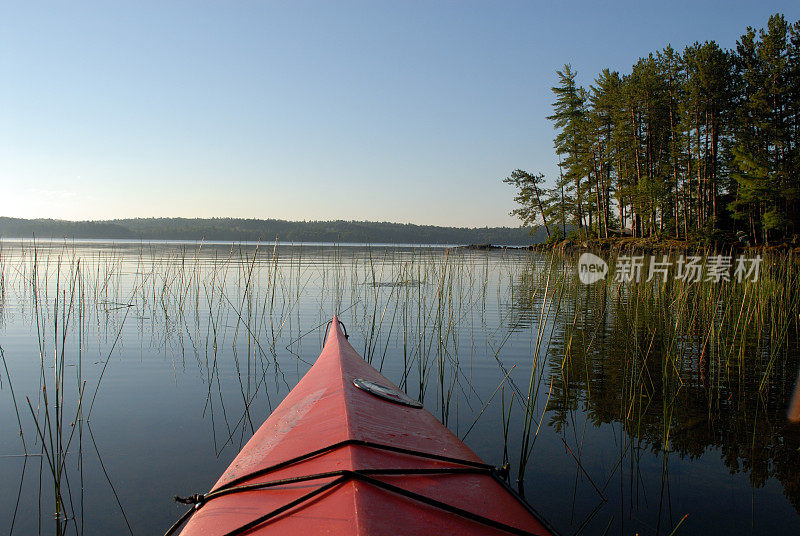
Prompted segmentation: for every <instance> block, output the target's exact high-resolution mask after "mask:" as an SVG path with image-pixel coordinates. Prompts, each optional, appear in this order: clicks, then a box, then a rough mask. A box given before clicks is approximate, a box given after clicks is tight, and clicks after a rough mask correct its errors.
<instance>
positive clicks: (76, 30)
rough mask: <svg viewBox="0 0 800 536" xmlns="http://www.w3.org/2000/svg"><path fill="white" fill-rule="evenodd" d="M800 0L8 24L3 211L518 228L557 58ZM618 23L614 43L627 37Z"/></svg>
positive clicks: (591, 65)
mask: <svg viewBox="0 0 800 536" xmlns="http://www.w3.org/2000/svg"><path fill="white" fill-rule="evenodd" d="M775 12H781V13H783V14H785V15H786V17H787V19H788V20H789V21H790V22H794V21H796V20H797V19H798V18H800V4H798V3H794V2H792V3H790V2H781V1H775V2H762V3H752V2H722V1H714V2H703V3H695V2H681V3H652V4H644V3H641V2H625V3H621V4H617V7H614V8H611V7H609V6H607V5H601V4H598V3H596V2H588V1H582V2H572V3H564V4H557V5H551V4H548V3H534V2H501V3H492V4H486V3H481V2H458V3H449V2H435V3H433V2H408V3H390V2H378V3H374V2H341V3H335V4H331V3H322V2H271V3H258V2H241V3H236V4H223V5H202V6H198V5H197V4H195V3H192V2H175V3H170V4H169V5H165V4H163V3H159V2H137V3H136V4H131V5H108V4H104V3H100V2H78V3H70V4H61V3H52V4H48V5H30V4H22V5H14V6H13V7H6V9H5V10H4V17H3V18H2V20H0V68H2V72H3V74H4V76H5V79H6V80H8V81H11V83H8V84H6V85H5V86H4V88H3V91H2V92H0V110H2V111H1V112H0V117H1V118H2V120H0V183H2V185H3V188H2V195H0V215H2V216H9V217H18V218H54V219H65V220H71V221H103V220H109V219H124V218H134V217H143V218H148V217H185V218H211V217H217V218H227V217H230V218H245V219H250V218H255V219H280V220H287V221H309V220H313V221H333V220H345V221H371V222H391V223H413V224H416V225H437V226H450V227H473V228H474V227H485V226H489V227H496V226H505V227H516V226H518V225H519V224H518V222H517V220H516V219H515V218H513V217H511V216H509V214H508V213H509V211H510V210H511V209H512V208H514V206H513V196H514V192H513V190H512V189H511V188H510V187H509V186H508V185H505V184H502V183H501V181H500V179H501V178H503V177H505V176H507V175H508V174H509V173H510V172H511V171H512V170H513V169H515V168H523V169H527V170H529V171H532V172H543V173H545V175H546V176H547V178H548V180H551V179H553V177H554V176H556V175H557V167H556V163H557V158H556V156H555V154H554V151H553V141H552V140H553V136H554V130H553V126H552V124H551V122H549V121H548V120H547V119H546V116H547V115H549V114H550V113H551V103H552V102H553V96H552V94H551V92H550V88H551V87H552V86H553V85H555V82H556V79H555V70H556V69H559V68H561V67H562V65H563V64H565V63H570V64H572V66H573V67H574V68H575V69H576V70H577V71H578V73H579V82H580V83H581V84H583V85H585V86H588V85H590V84H591V83H592V81H593V79H594V77H595V76H597V74H598V73H599V72H600V70H601V69H603V68H605V67H609V68H612V69H616V70H619V71H621V72H628V71H629V69H630V66H631V65H632V64H633V63H634V62H635V61H636V60H637V59H638V58H639V57H640V56H643V55H647V54H648V53H650V52H651V51H655V50H659V49H662V48H663V47H665V46H667V45H668V44H671V45H672V46H673V47H675V48H677V49H682V48H683V47H684V46H685V45H687V44H690V43H692V42H694V41H705V40H716V41H717V42H718V43H719V44H720V45H721V46H722V47H724V48H732V47H734V46H735V43H736V40H737V39H738V38H739V37H740V36H741V35H742V33H744V31H745V30H746V28H747V26H754V27H756V28H759V27H763V26H764V25H765V24H766V21H767V19H768V17H769V16H770V15H771V14H773V13H775ZM609 36H613V37H611V38H609Z"/></svg>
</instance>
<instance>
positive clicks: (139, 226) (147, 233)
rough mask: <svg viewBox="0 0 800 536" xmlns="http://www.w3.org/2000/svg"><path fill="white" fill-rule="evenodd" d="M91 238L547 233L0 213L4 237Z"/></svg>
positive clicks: (439, 240) (521, 240) (354, 238)
mask: <svg viewBox="0 0 800 536" xmlns="http://www.w3.org/2000/svg"><path fill="white" fill-rule="evenodd" d="M34 236H35V237H37V238H57V239H62V238H68V239H69V238H93V239H137V240H222V241H254V242H255V241H261V242H272V241H274V240H276V239H278V240H281V241H285V242H332V243H345V242H356V243H393V244H403V243H404V244H488V243H492V244H503V245H528V244H530V243H531V242H541V241H544V239H545V238H546V237H545V236H544V232H543V231H539V232H536V233H534V234H533V236H531V233H530V229H528V228H524V227H517V228H514V227H477V228H465V227H464V228H462V227H440V226H435V225H413V224H403V223H388V222H367V221H285V220H276V219H268V220H259V219H245V218H131V219H119V220H109V221H67V220H53V219H35V220H28V219H20V218H8V217H0V238H32V237H34Z"/></svg>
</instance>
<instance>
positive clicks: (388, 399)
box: [167, 316, 553, 536]
mask: <svg viewBox="0 0 800 536" xmlns="http://www.w3.org/2000/svg"><path fill="white" fill-rule="evenodd" d="M339 324H340V322H339V320H338V318H337V317H336V316H334V317H333V320H332V321H331V324H330V326H331V327H330V329H329V333H328V336H327V340H326V342H325V345H324V348H323V350H322V353H321V354H320V356H319V359H317V362H316V363H315V364H314V365H313V366H312V367H311V369H310V370H309V371H308V373H307V374H306V375H305V376H304V377H303V378H302V379H301V380H300V382H299V383H298V384H297V386H295V388H294V389H292V391H291V392H290V393H289V394H288V395H287V396H286V398H285V399H284V400H283V402H282V403H281V404H280V405H279V406H278V407H277V408H276V409H275V411H274V412H273V413H272V415H270V416H269V417H268V418H267V420H266V421H265V422H264V424H263V425H262V426H261V427H260V428H259V429H258V431H256V433H255V434H254V435H253V437H252V438H251V439H250V441H248V442H247V444H246V445H245V446H244V448H243V449H242V450H241V452H240V453H239V455H238V456H236V458H235V459H234V460H233V462H232V463H231V465H230V466H229V467H228V469H227V470H226V471H225V472H224V473H223V474H222V476H221V477H220V479H219V480H218V481H217V483H216V484H214V486H213V487H212V488H211V491H210V492H209V493H207V494H205V495H195V496H192V497H189V498H186V499H179V498H177V497H176V499H177V500H179V501H181V502H185V503H187V504H191V505H192V508H191V509H190V510H189V511H188V512H187V513H186V514H185V515H184V516H183V517H182V518H181V519H180V520H179V521H178V522H177V523H176V524H175V525H174V526H173V527H172V528H171V529H170V531H168V532H167V534H168V535H170V534H174V533H175V532H177V530H178V529H179V528H180V527H181V526H182V525H183V523H186V526H185V528H184V529H183V531H182V532H181V534H182V535H183V536H199V535H204V536H208V535H212V536H216V535H226V536H233V535H235V534H251V535H274V534H302V536H315V535H323V534H326V535H330V534H352V535H360V536H379V535H380V536H396V535H398V534H404V535H423V534H448V535H449V534H459V535H472V534H485V535H503V534H506V535H507V534H518V535H525V536H529V535H532V534H536V535H551V534H553V531H552V530H551V529H549V528H548V527H547V524H546V522H545V521H543V520H542V519H541V518H540V517H539V516H538V515H537V514H536V512H534V511H533V509H532V508H531V507H530V506H529V505H527V504H526V503H525V502H524V501H523V500H522V499H521V498H520V497H519V496H517V495H516V494H515V493H514V492H513V490H511V488H510V487H509V486H508V485H507V484H506V482H505V480H504V479H503V475H502V474H501V473H502V471H501V470H498V469H495V468H493V467H491V466H489V465H487V464H485V463H484V462H483V461H481V459H480V458H478V456H476V455H475V453H473V452H472V451H471V450H470V449H469V448H468V447H467V446H466V445H465V444H464V443H462V442H461V441H460V440H459V439H458V438H457V437H456V436H455V435H453V434H452V433H451V432H450V431H449V430H448V429H447V428H445V427H444V426H443V425H442V424H441V423H440V422H439V421H438V420H437V419H436V418H435V417H434V416H433V415H431V414H430V413H429V412H428V411H426V410H425V409H424V408H422V406H421V404H419V403H418V402H417V401H416V400H413V399H411V398H409V397H408V396H407V395H406V394H405V393H403V392H402V391H401V390H400V389H398V388H397V387H396V386H394V385H393V384H392V383H391V382H390V381H389V380H387V379H386V378H384V377H383V376H382V375H381V374H380V373H379V372H378V371H377V370H375V369H374V368H372V367H371V366H370V365H369V364H368V363H367V362H366V361H364V360H363V359H362V358H361V356H359V355H358V352H356V350H355V349H354V348H353V347H352V346H351V345H350V343H349V342H348V341H347V338H346V335H345V334H344V333H343V332H342V330H341V328H340V327H339Z"/></svg>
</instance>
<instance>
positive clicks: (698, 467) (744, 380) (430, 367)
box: [0, 241, 800, 534]
mask: <svg viewBox="0 0 800 536" xmlns="http://www.w3.org/2000/svg"><path fill="white" fill-rule="evenodd" d="M577 262H578V257H577V255H576V256H574V257H573V256H570V255H556V254H549V253H548V254H541V253H535V252H527V251H515V250H505V251H503V250H489V251H470V250H461V249H454V248H421V247H412V246H375V245H373V246H364V245H361V246H341V245H340V246H337V245H331V244H315V245H287V244H282V245H271V244H261V245H258V244H252V243H247V244H230V243H212V244H199V243H163V242H162V243H141V242H138V241H131V242H125V241H121V242H116V243H114V244H105V243H102V242H96V241H95V242H85V243H68V244H64V243H60V242H49V243H40V244H37V245H35V246H34V245H33V244H32V243H30V242H3V243H1V244H0V347H1V348H2V354H3V359H4V362H3V363H0V430H3V433H2V434H0V530H2V531H6V532H8V531H9V530H11V534H35V533H42V534H112V533H113V534H125V533H133V534H161V533H163V532H164V531H165V530H166V529H167V528H168V527H169V526H170V525H171V524H172V523H173V522H174V521H175V520H176V519H177V518H178V517H179V516H180V515H181V514H182V513H183V510H184V506H183V505H176V504H175V503H174V502H173V501H172V497H173V496H174V495H176V494H177V495H188V494H191V493H198V492H204V491H206V490H208V489H209V488H210V486H211V485H212V484H213V483H214V482H215V481H216V480H217V478H218V477H219V475H220V474H221V473H222V472H223V471H224V469H225V468H226V467H227V465H228V464H229V463H230V461H231V460H232V459H233V457H234V456H235V455H236V453H237V452H238V451H239V449H240V448H241V447H242V446H243V445H244V443H245V442H246V441H247V440H248V439H249V437H250V436H251V435H252V433H253V431H254V430H255V429H257V428H258V426H260V424H261V423H262V422H263V421H264V419H265V418H266V416H267V415H268V414H269V413H270V411H272V410H273V409H274V408H275V407H276V406H277V405H278V404H279V403H280V401H281V400H282V399H283V397H284V396H285V395H286V393H288V392H289V390H290V389H291V388H292V387H293V386H294V385H295V384H296V383H297V381H298V380H299V378H300V377H302V375H303V374H304V373H305V372H306V371H307V370H308V369H309V367H310V366H311V364H313V362H314V360H315V359H316V357H317V356H318V355H319V352H320V349H321V344H322V338H323V335H324V328H325V324H326V323H327V321H328V320H330V318H331V316H332V315H333V314H334V313H338V314H339V315H340V319H341V320H342V321H343V322H344V323H345V325H346V327H347V330H348V332H349V335H350V342H351V343H352V344H353V346H354V347H355V348H356V349H357V350H358V351H359V352H360V353H361V354H362V355H363V356H364V357H365V358H366V359H367V360H368V361H370V362H371V363H372V365H373V366H375V367H376V368H378V369H379V370H381V372H382V373H383V374H384V375H385V376H387V377H388V378H389V379H390V380H391V381H392V382H394V383H395V384H397V385H398V386H400V387H401V388H403V389H404V390H405V391H406V392H407V393H408V394H409V396H411V397H412V398H415V399H418V400H421V401H422V402H423V404H424V405H425V407H426V408H427V409H428V410H429V411H430V412H431V413H433V414H434V415H435V416H437V418H439V419H440V420H442V422H444V423H445V424H446V425H447V426H448V427H449V428H450V429H451V430H452V431H453V432H454V433H456V434H457V435H458V436H459V437H461V438H463V439H464V441H465V443H466V444H467V445H468V446H469V447H470V448H472V449H473V450H474V451H475V452H476V453H477V454H478V455H479V456H480V457H481V458H483V459H484V460H485V461H487V462H488V463H491V464H495V465H501V464H503V463H504V462H505V461H508V462H509V463H510V465H511V481H512V484H513V485H516V484H517V479H518V478H520V477H522V478H521V480H522V485H521V487H522V489H523V491H524V493H525V496H526V498H527V499H528V501H529V502H530V503H531V504H532V505H533V506H534V507H535V508H536V509H537V511H539V512H540V513H541V514H542V515H543V516H544V517H545V518H546V519H547V520H548V521H550V522H551V523H552V524H553V525H554V526H555V527H556V528H557V529H558V530H559V531H561V532H562V533H564V534H572V533H575V532H576V531H580V532H582V533H584V534H602V533H604V531H607V532H606V533H607V534H634V533H640V534H670V532H671V531H672V530H673V528H674V527H675V526H676V525H678V523H679V522H681V520H682V519H683V518H684V516H686V515H688V517H686V519H685V520H684V521H683V523H682V525H681V526H680V528H679V529H678V532H677V534H682V533H683V534H693V533H700V532H707V533H711V532H713V533H736V534H742V533H744V534H747V533H753V534H764V533H791V532H793V531H796V530H798V528H800V513H799V512H800V451H799V450H798V449H800V427H798V425H789V424H788V423H787V422H786V419H785V411H786V405H787V404H788V400H789V396H790V395H791V392H792V386H793V382H794V379H795V376H796V373H797V370H798V357H799V356H800V349H799V347H798V336H797V335H798V322H797V318H798V317H797V314H798V311H797V296H796V294H797V292H796V283H797V269H796V268H792V266H794V265H792V264H787V263H786V262H784V261H783V260H780V259H779V260H775V261H772V262H771V264H769V263H767V264H765V268H764V273H763V278H762V280H761V281H760V282H759V284H758V285H755V284H753V285H749V286H748V285H745V284H741V286H736V284H735V282H734V283H730V284H728V285H720V286H714V285H712V284H708V285H699V286H696V287H695V286H680V285H677V284H673V283H667V284H664V285H661V286H659V285H657V284H641V285H638V284H636V285H634V284H630V285H620V284H615V283H614V282H613V281H612V280H611V279H610V278H607V279H603V280H601V281H598V282H595V283H593V284H592V285H584V284H582V283H581V282H580V280H579V276H578V274H577V273H576V268H575V267H576V265H577ZM788 262H789V263H794V262H795V261H794V260H792V259H790V260H789V261H788ZM608 264H609V265H610V266H613V265H614V263H613V259H609V260H608ZM12 390H13V393H12ZM20 423H21V428H22V434H21V435H20V434H19V433H18V432H19V429H20ZM26 453H27V454H28V455H27V456H25V454H26ZM56 512H58V515H57V516H56Z"/></svg>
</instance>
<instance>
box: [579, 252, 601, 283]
mask: <svg viewBox="0 0 800 536" xmlns="http://www.w3.org/2000/svg"><path fill="white" fill-rule="evenodd" d="M606 274H608V264H606V261H604V260H603V259H601V258H600V257H598V256H597V255H593V254H591V253H583V254H581V256H580V258H579V259H578V277H579V278H580V280H581V283H583V284H584V285H591V284H592V283H597V282H598V281H600V280H601V279H603V278H604V277H605V276H606Z"/></svg>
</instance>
